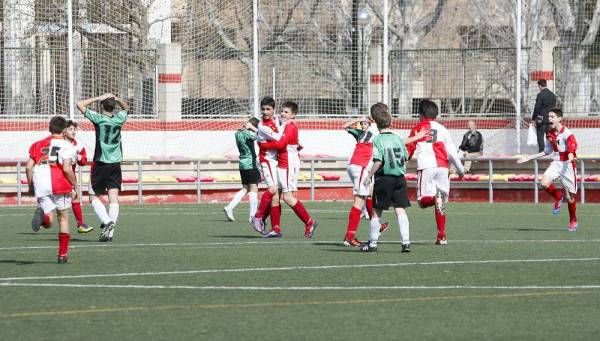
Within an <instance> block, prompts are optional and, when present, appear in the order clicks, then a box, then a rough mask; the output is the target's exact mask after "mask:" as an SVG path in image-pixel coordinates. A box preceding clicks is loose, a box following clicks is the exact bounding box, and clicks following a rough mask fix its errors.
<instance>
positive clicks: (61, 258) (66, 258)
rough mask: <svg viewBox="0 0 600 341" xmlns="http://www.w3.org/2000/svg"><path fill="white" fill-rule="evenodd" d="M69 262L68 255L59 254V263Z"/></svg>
mask: <svg viewBox="0 0 600 341" xmlns="http://www.w3.org/2000/svg"><path fill="white" fill-rule="evenodd" d="M68 262H69V257H68V256H67V255H64V256H58V259H57V263H58V264H66V263H68Z"/></svg>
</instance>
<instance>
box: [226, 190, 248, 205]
mask: <svg viewBox="0 0 600 341" xmlns="http://www.w3.org/2000/svg"><path fill="white" fill-rule="evenodd" d="M246 193H247V191H246V189H245V188H242V189H240V190H239V191H237V193H235V195H234V196H233V199H231V202H230V203H229V205H227V207H229V209H230V210H233V209H234V208H235V207H236V206H237V205H238V204H239V203H240V201H242V199H243V198H244V195H246Z"/></svg>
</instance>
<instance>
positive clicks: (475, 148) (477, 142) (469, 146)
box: [458, 120, 483, 173]
mask: <svg viewBox="0 0 600 341" xmlns="http://www.w3.org/2000/svg"><path fill="white" fill-rule="evenodd" d="M468 124H469V131H467V132H466V133H465V135H463V139H462V142H461V143H460V147H458V149H459V150H460V151H461V152H462V153H463V154H464V157H480V156H482V155H483V136H482V135H481V133H480V132H479V131H477V127H476V126H475V121H473V120H469V123H468ZM470 171H471V161H465V173H470Z"/></svg>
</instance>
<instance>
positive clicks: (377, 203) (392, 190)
mask: <svg viewBox="0 0 600 341" xmlns="http://www.w3.org/2000/svg"><path fill="white" fill-rule="evenodd" d="M390 206H393V207H402V208H407V207H410V201H409V200H408V190H407V188H406V179H405V178H404V175H401V176H387V175H383V176H376V177H375V184H374V186H373V207H374V208H376V209H379V210H387V209H388V208H389V207H390Z"/></svg>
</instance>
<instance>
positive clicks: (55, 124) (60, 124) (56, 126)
mask: <svg viewBox="0 0 600 341" xmlns="http://www.w3.org/2000/svg"><path fill="white" fill-rule="evenodd" d="M65 128H67V120H66V119H65V118H64V117H62V116H54V117H52V119H50V124H49V127H48V130H50V133H51V134H62V132H63V131H64V130H65Z"/></svg>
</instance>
